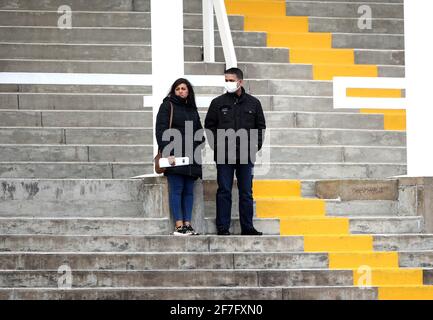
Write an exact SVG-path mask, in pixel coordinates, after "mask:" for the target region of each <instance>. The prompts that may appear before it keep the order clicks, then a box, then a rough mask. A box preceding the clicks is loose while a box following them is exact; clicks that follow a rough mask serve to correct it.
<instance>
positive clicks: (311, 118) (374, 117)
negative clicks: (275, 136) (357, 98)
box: [265, 111, 383, 130]
mask: <svg viewBox="0 0 433 320" xmlns="http://www.w3.org/2000/svg"><path fill="white" fill-rule="evenodd" d="M265 117H266V125H267V127H270V128H339V129H370V130H380V129H383V115H380V114H360V113H337V112H334V113H329V112H327V113H319V112H284V111H272V112H269V113H266V112H265Z"/></svg>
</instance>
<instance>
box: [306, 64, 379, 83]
mask: <svg viewBox="0 0 433 320" xmlns="http://www.w3.org/2000/svg"><path fill="white" fill-rule="evenodd" d="M377 76H378V69H377V66H374V65H314V66H313V79H314V80H332V79H333V77H377Z"/></svg>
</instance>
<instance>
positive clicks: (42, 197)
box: [0, 178, 167, 218]
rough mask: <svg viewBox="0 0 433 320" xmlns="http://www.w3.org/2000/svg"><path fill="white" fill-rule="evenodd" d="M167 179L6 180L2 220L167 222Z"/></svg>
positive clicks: (0, 213)
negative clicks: (82, 218)
mask: <svg viewBox="0 0 433 320" xmlns="http://www.w3.org/2000/svg"><path fill="white" fill-rule="evenodd" d="M165 183H166V181H165V179H164V178H147V179H145V180H143V179H140V180H108V181H107V180H71V179H68V180H2V181H1V185H2V192H1V196H0V202H1V204H2V205H1V208H0V216H2V217H10V218H12V217H17V216H21V217H121V218H122V217H123V218H128V217H129V218H163V217H166V216H167V212H166V209H165V207H164V206H163V203H164V201H165V200H164V199H165V198H164V192H165V190H164V185H165Z"/></svg>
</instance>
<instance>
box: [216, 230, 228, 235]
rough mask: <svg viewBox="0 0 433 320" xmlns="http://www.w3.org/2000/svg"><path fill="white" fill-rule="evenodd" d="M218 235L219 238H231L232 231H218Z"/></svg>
mask: <svg viewBox="0 0 433 320" xmlns="http://www.w3.org/2000/svg"><path fill="white" fill-rule="evenodd" d="M218 235H219V236H229V235H230V231H228V230H219V231H218Z"/></svg>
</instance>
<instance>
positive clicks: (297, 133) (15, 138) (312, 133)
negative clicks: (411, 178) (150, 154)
mask: <svg viewBox="0 0 433 320" xmlns="http://www.w3.org/2000/svg"><path fill="white" fill-rule="evenodd" d="M268 132H269V137H270V141H269V142H270V144H271V145H280V144H281V142H282V141H284V145H285V146H317V145H328V146H341V145H345V146H351V145H352V146H376V147H380V146H383V147H404V146H405V143H406V133H405V132H402V131H384V130H365V129H317V128H281V129H275V128H274V129H273V128H270V129H269V130H268ZM0 133H1V134H0V143H1V144H92V143H93V144H105V145H107V144H113V143H114V144H122V145H137V144H150V143H152V132H151V128H144V127H141V128H127V127H126V128H125V127H124V128H115V127H112V128H89V127H80V128H73V127H65V128H55V127H51V128H50V127H44V128H41V127H0Z"/></svg>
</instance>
